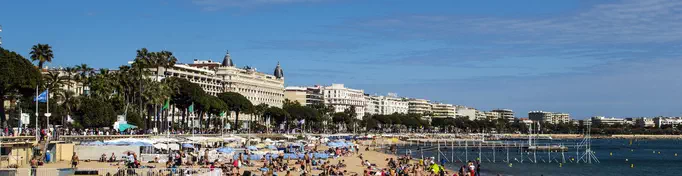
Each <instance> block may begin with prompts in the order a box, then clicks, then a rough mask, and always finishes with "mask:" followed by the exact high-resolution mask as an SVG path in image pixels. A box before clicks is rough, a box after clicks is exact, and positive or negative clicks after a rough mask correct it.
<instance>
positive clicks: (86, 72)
mask: <svg viewBox="0 0 682 176" xmlns="http://www.w3.org/2000/svg"><path fill="white" fill-rule="evenodd" d="M75 69H76V70H77V72H78V74H76V78H75V80H76V81H77V82H79V83H80V84H81V85H83V88H84V89H85V87H88V86H90V85H89V79H90V75H91V74H94V73H95V69H94V68H92V67H89V66H88V64H80V65H76V68H75ZM83 93H85V92H83Z"/></svg>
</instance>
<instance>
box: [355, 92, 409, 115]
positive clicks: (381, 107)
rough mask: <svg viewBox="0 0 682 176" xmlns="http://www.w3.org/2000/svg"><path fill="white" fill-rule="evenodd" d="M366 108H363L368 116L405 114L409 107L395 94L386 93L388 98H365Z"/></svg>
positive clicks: (405, 101)
mask: <svg viewBox="0 0 682 176" xmlns="http://www.w3.org/2000/svg"><path fill="white" fill-rule="evenodd" d="M365 99H366V100H367V106H366V107H365V109H366V111H365V112H366V113H368V114H379V115H389V114H394V113H398V114H407V112H408V109H409V106H408V102H407V100H404V99H403V98H400V97H398V95H397V94H395V93H388V96H369V95H367V97H365Z"/></svg>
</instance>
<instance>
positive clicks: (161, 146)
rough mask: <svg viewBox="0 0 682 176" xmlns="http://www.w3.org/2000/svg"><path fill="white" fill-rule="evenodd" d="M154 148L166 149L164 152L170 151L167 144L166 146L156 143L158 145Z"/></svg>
mask: <svg viewBox="0 0 682 176" xmlns="http://www.w3.org/2000/svg"><path fill="white" fill-rule="evenodd" d="M154 148H156V149H164V150H167V149H168V145H166V144H164V143H156V144H154Z"/></svg>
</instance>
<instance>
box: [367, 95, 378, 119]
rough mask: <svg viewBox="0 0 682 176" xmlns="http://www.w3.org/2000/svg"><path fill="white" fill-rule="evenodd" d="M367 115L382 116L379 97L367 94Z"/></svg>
mask: <svg viewBox="0 0 682 176" xmlns="http://www.w3.org/2000/svg"><path fill="white" fill-rule="evenodd" d="M365 102H366V103H367V104H366V105H365V114H372V115H373V114H381V112H380V110H381V108H380V107H379V103H380V102H379V97H378V96H372V95H369V94H365Z"/></svg>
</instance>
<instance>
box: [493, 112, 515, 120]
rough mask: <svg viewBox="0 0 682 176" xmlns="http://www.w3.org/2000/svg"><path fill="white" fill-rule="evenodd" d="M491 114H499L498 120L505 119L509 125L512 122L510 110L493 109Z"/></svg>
mask: <svg viewBox="0 0 682 176" xmlns="http://www.w3.org/2000/svg"><path fill="white" fill-rule="evenodd" d="M491 112H496V113H499V114H500V116H499V118H504V119H507V120H508V121H509V122H510V123H511V122H514V111H512V110H511V109H494V110H492V111H491Z"/></svg>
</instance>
